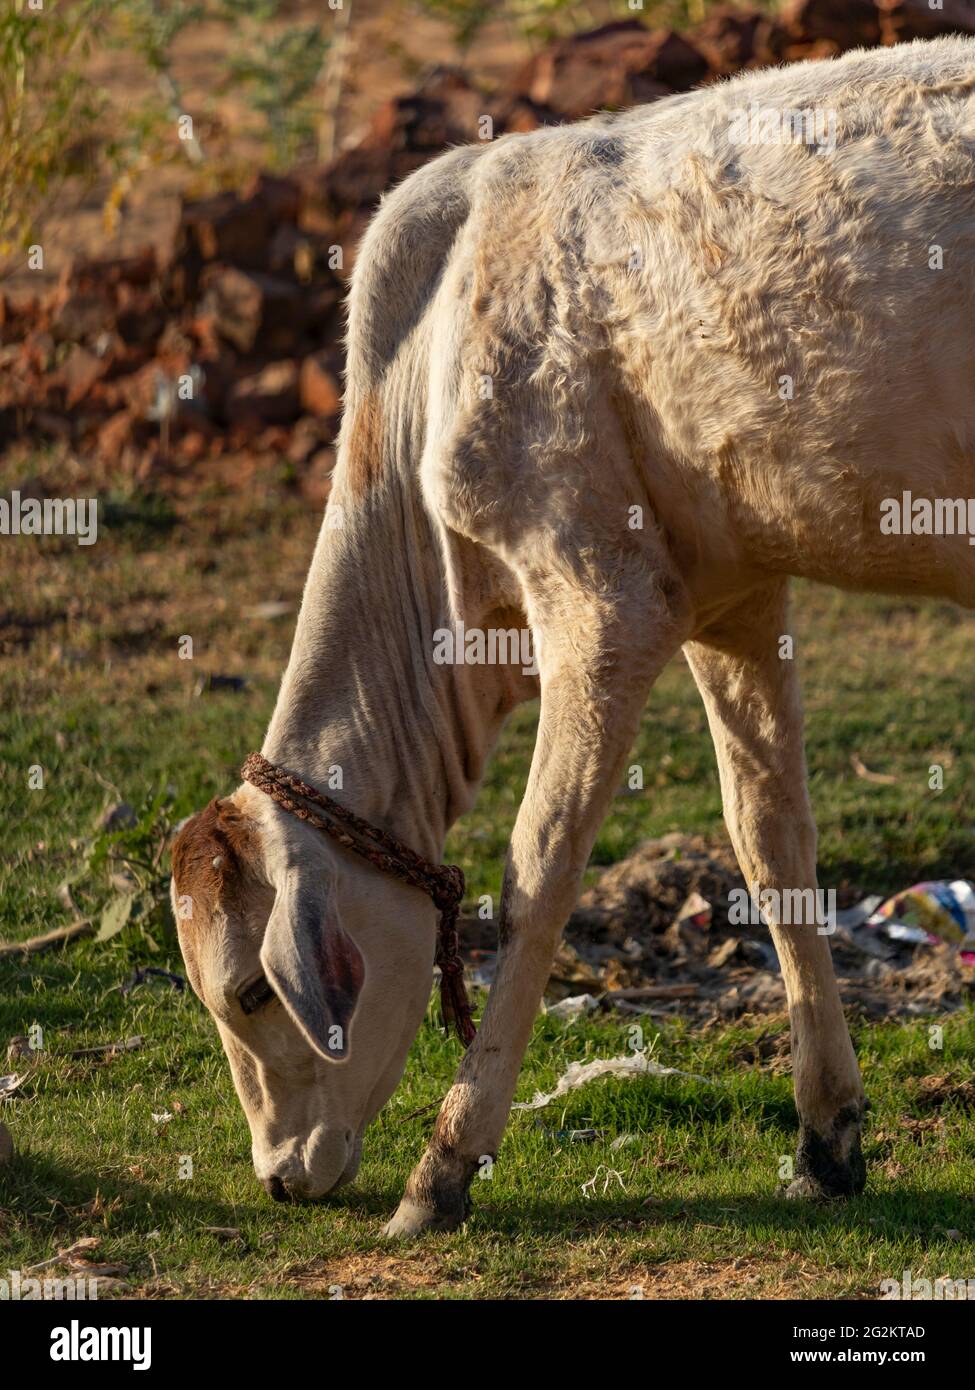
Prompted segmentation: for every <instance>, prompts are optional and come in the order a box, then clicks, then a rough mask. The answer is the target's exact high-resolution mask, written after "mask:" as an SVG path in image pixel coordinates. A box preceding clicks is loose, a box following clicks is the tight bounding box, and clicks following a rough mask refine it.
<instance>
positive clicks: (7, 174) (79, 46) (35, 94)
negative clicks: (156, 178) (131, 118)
mask: <svg viewBox="0 0 975 1390" xmlns="http://www.w3.org/2000/svg"><path fill="white" fill-rule="evenodd" d="M108 14H109V5H108V2H107V0H70V3H68V0H46V3H44V5H43V8H34V7H33V6H32V5H31V4H30V2H29V0H12V3H8V5H7V6H6V8H5V9H4V11H3V13H2V14H0V266H5V268H9V262H10V260H11V258H12V257H14V256H16V255H17V254H18V253H19V252H20V251H22V250H23V249H24V248H25V247H27V246H29V245H30V244H31V243H32V241H34V239H35V228H36V225H37V220H38V218H39V216H40V215H41V214H42V212H43V211H44V209H45V208H46V207H47V206H48V205H49V204H50V202H51V200H52V199H53V198H54V196H55V195H56V194H57V192H58V190H59V189H60V188H61V186H62V185H63V182H64V180H65V179H66V178H67V177H68V176H70V175H72V174H78V173H85V172H86V170H85V161H84V152H85V149H86V140H87V139H88V138H89V137H90V136H91V135H92V134H93V132H94V130H95V127H96V125H97V122H98V120H99V118H100V116H101V114H102V112H103V110H104V100H103V98H102V96H101V94H100V93H99V92H97V91H95V90H93V89H92V87H91V85H90V83H88V82H87V81H86V80H85V77H84V75H83V71H82V68H83V64H84V61H85V59H86V58H87V56H88V54H89V53H90V51H91V48H92V45H93V44H94V42H95V40H96V38H98V37H99V36H100V35H101V34H102V32H103V28H104V24H105V22H106V20H107V17H108Z"/></svg>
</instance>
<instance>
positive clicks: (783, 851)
mask: <svg viewBox="0 0 975 1390" xmlns="http://www.w3.org/2000/svg"><path fill="white" fill-rule="evenodd" d="M788 630H789V629H788V599H787V587H786V584H785V582H784V581H783V582H781V583H779V582H776V583H775V584H773V585H771V586H769V587H768V588H767V589H764V590H763V591H762V592H761V593H759V594H753V595H751V596H750V597H749V598H748V600H747V601H746V602H745V603H743V604H742V605H741V606H740V607H739V608H738V609H736V610H735V611H734V612H733V613H731V614H730V615H727V616H726V617H725V618H724V619H722V621H721V623H720V624H718V625H715V626H714V627H713V628H711V629H709V630H708V631H707V632H706V633H704V634H703V635H702V634H698V638H699V640H697V641H695V642H692V643H689V644H688V646H687V648H686V649H685V650H686V654H687V658H688V661H689V662H690V665H691V669H692V670H693V672H694V676H695V679H696V680H697V684H698V687H699V688H700V691H701V694H702V695H703V697H704V702H705V705H706V707H707V712H708V719H709V722H710V725H711V733H712V735H713V738H714V743H715V748H716V750H717V755H718V765H719V769H720V776H721V792H722V797H723V800H724V813H725V819H726V821H727V824H728V829H729V832H730V834H731V838H732V841H733V843H734V846H735V852H736V853H737V855H738V862H739V864H740V866H741V871H742V873H743V874H744V875H745V879H746V882H747V883H748V885H749V887H750V888H751V887H752V885H758V886H759V888H760V889H761V890H762V891H763V893H764V890H766V889H771V890H773V893H772V894H771V895H770V896H769V897H768V898H767V899H765V900H763V907H764V905H765V901H767V902H769V903H773V904H774V902H775V901H776V897H777V898H778V901H779V902H780V903H790V902H791V903H798V902H800V901H802V899H801V898H800V897H799V895H800V894H803V893H805V894H806V901H807V902H808V898H809V896H810V894H809V892H808V890H815V889H816V827H815V824H814V821H813V816H812V808H811V806H810V803H809V794H808V791H807V788H806V766H805V753H804V749H803V736H802V710H801V702H800V697H799V689H798V680H797V677H796V673H795V663H794V662H793V661H792V660H789V659H783V658H782V656H780V637H782V636H783V635H784V634H786V633H787V632H788ZM789 890H793V891H792V892H791V893H789ZM787 894H788V896H786V895H787ZM787 915H793V914H787ZM801 915H803V916H804V917H806V918H808V917H810V916H812V917H814V914H813V913H811V912H809V911H806V912H805V913H803V914H801ZM765 916H766V918H767V919H771V918H772V917H773V913H772V912H771V911H769V910H768V909H766V911H765ZM779 916H780V917H781V916H782V913H780V914H779ZM769 924H770V927H771V931H772V937H773V940H774V942H775V947H776V950H777V951H778V954H779V959H780V961H781V964H782V974H783V976H784V979H785V987H786V993H787V996H788V1002H789V1016H790V1020H791V1026H792V1066H793V1074H794V1081H795V1092H796V1105H797V1108H798V1110H799V1119H800V1125H801V1129H800V1139H799V1151H798V1159H797V1164H796V1175H795V1181H794V1182H793V1183H792V1186H791V1187H790V1189H789V1193H790V1195H791V1196H823V1195H828V1196H843V1195H849V1194H853V1193H857V1192H860V1191H862V1189H863V1186H864V1181H865V1176H866V1174H865V1170H864V1164H863V1158H862V1156H861V1152H860V1128H861V1123H862V1119H863V1111H864V1104H865V1102H864V1095H863V1086H862V1083H861V1081H860V1073H859V1069H858V1067H857V1062H856V1057H855V1056H854V1053H853V1047H852V1044H851V1042H850V1034H849V1030H848V1028H847V1025H846V1020H845V1018H844V1017H843V1009H842V1005H841V1003H840V996H839V990H838V988H837V984H836V977H835V974H834V971H833V964H832V960H831V958H830V950H829V944H828V938H827V936H826V935H824V934H821V933H820V931H819V928H818V924H817V922H816V921H815V920H812V921H804V922H803V923H801V924H792V925H786V924H785V923H784V922H783V921H781V920H770V922H769Z"/></svg>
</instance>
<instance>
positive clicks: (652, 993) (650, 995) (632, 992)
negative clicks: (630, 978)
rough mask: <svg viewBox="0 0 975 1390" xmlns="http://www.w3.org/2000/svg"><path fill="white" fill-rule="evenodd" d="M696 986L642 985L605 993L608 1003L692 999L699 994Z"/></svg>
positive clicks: (698, 988) (698, 987)
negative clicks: (636, 1000) (619, 1000)
mask: <svg viewBox="0 0 975 1390" xmlns="http://www.w3.org/2000/svg"><path fill="white" fill-rule="evenodd" d="M699 990H700V986H698V985H642V986H639V987H637V988H634V989H611V990H608V991H607V993H606V998H607V999H608V1000H609V1002H610V1003H611V1004H612V1003H615V1002H616V1000H617V999H623V1000H635V999H694V998H696V997H697V994H698V993H699Z"/></svg>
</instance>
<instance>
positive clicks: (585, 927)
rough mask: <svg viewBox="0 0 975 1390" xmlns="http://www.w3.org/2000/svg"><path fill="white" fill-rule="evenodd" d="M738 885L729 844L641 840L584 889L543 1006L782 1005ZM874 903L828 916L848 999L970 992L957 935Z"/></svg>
mask: <svg viewBox="0 0 975 1390" xmlns="http://www.w3.org/2000/svg"><path fill="white" fill-rule="evenodd" d="M927 886H928V887H932V886H933V885H927ZM746 896H747V894H746V893H745V884H744V883H743V882H742V879H741V875H740V873H739V871H738V868H737V864H736V862H735V859H734V856H733V854H732V852H731V849H730V847H728V846H720V845H719V846H714V845H709V844H708V843H707V842H706V841H705V840H703V839H701V838H700V837H698V836H688V835H680V834H672V835H665V836H663V837H662V838H661V839H656V840H647V841H646V842H645V843H644V844H642V845H639V846H638V847H637V848H636V849H635V850H634V851H633V853H632V854H630V855H629V856H628V857H627V858H626V859H623V860H621V861H620V862H619V863H618V864H615V865H613V867H612V868H610V869H607V870H606V871H605V872H604V873H603V874H602V876H601V877H600V879H599V881H598V883H596V884H595V885H594V886H593V887H592V888H590V889H588V890H587V891H586V892H585V893H584V894H583V895H582V898H581V899H580V902H579V906H578V907H577V909H576V911H575V912H574V913H573V914H572V917H571V918H570V920H569V923H568V926H567V927H566V931H565V937H564V940H563V942H562V943H561V945H560V947H559V950H558V952H557V954H556V957H555V963H554V965H553V968H552V973H551V976H550V979H549V984H548V989H547V991H546V998H547V1000H548V1011H549V1013H550V1014H551V1015H553V1016H554V1017H555V1018H556V1019H561V1020H562V1021H564V1022H565V1023H566V1024H567V1025H571V1023H572V1022H573V1021H574V1020H576V1019H578V1018H581V1017H584V1016H585V1015H587V1014H590V1013H592V1012H594V1011H595V1010H596V1009H597V1008H613V1009H616V1010H618V1011H620V1012H622V1013H624V1014H627V1013H630V1014H648V1015H651V1016H657V1017H667V1016H670V1015H674V1014H680V1015H682V1016H684V1017H689V1018H693V1019H695V1020H697V1021H698V1022H708V1021H710V1020H719V1019H723V1020H729V1019H735V1018H739V1017H741V1016H743V1015H745V1014H782V1013H784V1012H785V1010H786V997H785V986H784V984H783V981H782V974H781V971H780V969H779V963H778V959H777V957H776V954H775V949H774V947H773V945H772V940H771V935H770V933H769V930H768V928H767V927H766V926H765V925H764V923H763V922H762V920H761V917H760V915H759V913H758V912H757V911H755V912H754V913H753V912H749V913H748V914H747V918H748V920H747V921H744V922H743V921H742V920H741V918H742V915H743V914H742V912H741V911H740V904H741V903H742V901H743V899H744V898H745V897H746ZM905 896H906V895H904V894H902V895H899V897H898V898H895V899H892V900H891V902H898V901H901V899H903V898H904V897H905ZM880 902H881V899H880V898H878V897H873V898H868V899H866V900H865V901H864V902H863V903H861V904H859V905H858V906H854V907H850V908H847V909H844V910H841V911H838V912H837V913H836V920H835V922H832V921H831V922H829V923H828V924H827V932H828V940H829V943H830V949H831V952H832V955H833V964H834V967H835V970H836V974H837V977H838V979H839V984H840V993H841V995H842V998H843V1001H844V1004H845V1005H846V1006H847V1007H848V1008H849V1009H852V1010H854V1011H857V1012H859V1013H861V1014H862V1015H863V1016H864V1017H866V1018H869V1019H884V1018H914V1017H920V1016H922V1015H928V1014H938V1013H944V1012H950V1011H952V1010H954V1009H957V1008H960V1007H961V1006H962V1004H964V1003H965V1002H966V1000H970V999H971V998H972V997H973V995H975V968H973V963H975V957H973V956H972V953H971V952H970V951H965V950H960V949H959V939H958V937H957V936H955V935H950V936H949V935H945V936H943V937H942V938H940V939H939V938H938V937H936V936H935V935H934V934H933V933H932V932H930V931H928V932H898V931H896V930H891V928H892V926H893V923H894V921H895V919H894V918H893V917H891V915H890V914H889V913H888V914H887V915H886V916H881V914H879V913H877V912H876V911H875V909H876V908H877V905H878V904H879V903H880ZM733 905H734V909H735V910H733ZM464 925H465V932H464V940H465V943H466V944H467V945H468V946H469V947H473V946H474V945H475V942H476V945H477V948H478V949H471V950H469V951H468V953H467V954H468V962H469V964H470V966H471V968H472V974H473V978H474V981H475V983H480V984H490V982H491V979H492V976H493V965H494V952H493V951H492V950H491V949H489V943H488V941H487V939H486V937H485V935H484V933H483V930H482V931H481V933H480V935H478V934H477V931H476V928H475V924H474V923H465V924H464ZM478 925H479V926H481V925H482V924H478Z"/></svg>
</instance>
